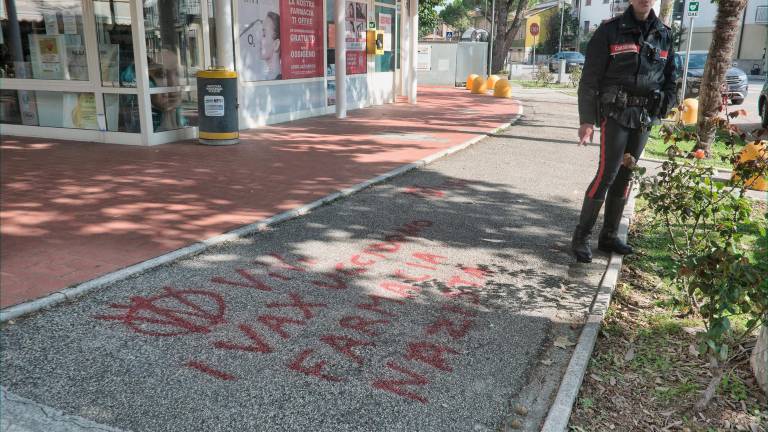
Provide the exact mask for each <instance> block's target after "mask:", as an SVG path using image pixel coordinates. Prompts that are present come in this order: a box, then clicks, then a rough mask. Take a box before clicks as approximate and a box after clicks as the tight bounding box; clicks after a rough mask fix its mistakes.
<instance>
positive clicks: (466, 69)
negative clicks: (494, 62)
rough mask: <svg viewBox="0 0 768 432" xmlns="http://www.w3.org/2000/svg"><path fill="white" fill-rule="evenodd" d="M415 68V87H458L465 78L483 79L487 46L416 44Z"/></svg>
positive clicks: (484, 43)
mask: <svg viewBox="0 0 768 432" xmlns="http://www.w3.org/2000/svg"><path fill="white" fill-rule="evenodd" d="M417 65H418V66H417V68H418V73H417V78H418V82H419V84H427V85H451V86H455V85H462V84H463V83H464V82H465V81H466V79H467V76H468V75H469V74H472V73H474V74H478V75H482V76H485V75H487V71H488V43H487V42H458V43H457V42H437V41H430V42H424V43H419V53H418V63H417Z"/></svg>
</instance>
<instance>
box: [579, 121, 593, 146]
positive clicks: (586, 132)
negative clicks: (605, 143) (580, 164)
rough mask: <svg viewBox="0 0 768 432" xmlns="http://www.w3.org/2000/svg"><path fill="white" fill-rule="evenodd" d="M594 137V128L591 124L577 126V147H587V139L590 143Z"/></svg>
mask: <svg viewBox="0 0 768 432" xmlns="http://www.w3.org/2000/svg"><path fill="white" fill-rule="evenodd" d="M594 135H595V127H594V125H593V124H591V123H582V124H581V126H579V145H583V146H585V145H587V138H589V142H590V143H591V142H592V137H593V136H594Z"/></svg>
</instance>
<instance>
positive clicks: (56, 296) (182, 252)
mask: <svg viewBox="0 0 768 432" xmlns="http://www.w3.org/2000/svg"><path fill="white" fill-rule="evenodd" d="M515 102H516V103H517V104H518V112H517V114H515V115H513V116H512V119H511V120H510V122H509V123H505V124H503V125H501V126H499V127H497V128H496V129H494V130H492V131H489V132H486V133H482V134H480V135H478V136H476V137H474V138H472V139H470V140H468V141H466V142H464V143H462V144H458V145H455V146H453V147H450V148H447V149H445V150H443V151H440V152H438V153H435V154H432V155H429V156H427V157H425V158H423V159H420V160H418V161H416V162H412V163H409V164H406V165H403V166H400V167H398V168H395V169H393V170H391V171H389V172H386V173H384V174H382V175H380V176H377V177H374V178H372V179H370V180H366V181H364V182H362V183H358V184H356V185H354V186H352V187H349V188H346V189H342V190H340V191H337V192H334V193H331V194H329V195H326V196H325V197H323V198H320V199H318V200H316V201H313V202H311V203H309V204H305V205H303V206H301V207H298V208H295V209H293V210H289V211H286V212H283V213H278V214H276V215H274V216H272V217H269V218H267V219H264V220H262V221H259V222H255V223H252V224H248V225H244V226H242V227H240V228H236V229H234V230H232V231H229V232H226V233H224V234H220V235H217V236H214V237H211V238H208V239H205V240H201V241H199V242H196V243H192V244H191V245H189V246H186V247H183V248H181V249H177V250H175V251H172V252H168V253H166V254H163V255H160V256H157V257H155V258H151V259H149V260H146V261H142V262H140V263H138V264H134V265H132V266H129V267H125V268H122V269H120V270H117V271H114V272H111V273H107V274H105V275H103V276H99V277H97V278H95V279H91V280H89V281H86V282H83V283H80V284H78V285H75V286H72V287H69V288H64V289H62V290H60V291H57V292H54V293H51V294H49V295H47V296H45V297H41V298H39V299H35V300H31V301H28V302H24V303H20V304H17V305H14V306H10V307H7V308H5V309H2V310H0V323H4V322H6V321H9V320H12V319H16V318H18V317H20V316H22V315H27V314H30V313H33V312H37V311H39V310H42V309H46V308H49V307H52V306H54V305H57V304H59V303H63V302H66V301H71V300H73V299H75V298H76V297H79V296H81V295H83V294H85V293H87V292H89V291H92V290H94V289H97V288H101V287H103V286H106V285H109V284H111V283H114V282H117V281H120V280H123V279H127V278H129V277H131V276H133V275H136V274H139V273H142V272H145V271H147V270H150V269H153V268H155V267H159V266H161V265H163V264H168V263H171V262H173V261H176V260H178V259H181V258H187V257H190V256H192V255H196V254H199V253H201V252H203V251H205V250H206V249H208V248H210V247H211V246H215V245H220V244H222V243H226V242H229V241H234V240H237V239H240V238H243V237H246V236H249V235H251V234H255V233H257V232H261V231H264V230H266V229H267V228H268V227H270V226H273V225H276V224H279V223H281V222H285V221H287V220H291V219H295V218H297V217H300V216H304V215H306V214H308V213H310V212H311V211H312V210H314V209H316V208H318V207H321V206H324V205H326V204H329V203H332V202H334V201H336V200H339V199H341V198H344V197H347V196H349V195H352V194H355V193H357V192H360V191H361V190H363V189H366V188H369V187H371V186H373V185H375V184H378V183H382V182H384V181H386V180H389V179H391V178H393V177H397V176H399V175H402V174H404V173H406V172H408V171H411V170H414V169H417V168H421V167H423V166H425V165H428V164H431V163H432V162H434V161H436V160H438V159H441V158H444V157H446V156H448V155H450V154H453V153H456V152H458V151H461V150H464V149H466V148H467V147H469V146H471V145H473V144H476V143H477V142H479V141H480V140H482V139H484V138H487V137H488V136H490V135H494V134H496V133H498V132H499V131H501V130H503V129H506V128H508V127H510V126H512V125H513V124H515V123H516V122H517V121H518V120H519V119H520V117H522V116H523V103H522V102H521V101H518V100H515Z"/></svg>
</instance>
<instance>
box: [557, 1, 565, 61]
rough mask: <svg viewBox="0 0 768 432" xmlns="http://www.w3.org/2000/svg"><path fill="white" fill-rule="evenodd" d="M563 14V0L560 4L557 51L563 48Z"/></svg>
mask: <svg viewBox="0 0 768 432" xmlns="http://www.w3.org/2000/svg"><path fill="white" fill-rule="evenodd" d="M564 16H565V0H563V3H562V4H561V5H560V40H559V41H558V42H557V51H558V52H560V51H562V50H563V19H564Z"/></svg>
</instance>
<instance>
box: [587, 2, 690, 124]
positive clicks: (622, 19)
mask: <svg viewBox="0 0 768 432" xmlns="http://www.w3.org/2000/svg"><path fill="white" fill-rule="evenodd" d="M672 45H673V44H672V30H671V29H670V28H669V27H667V26H665V25H664V24H663V23H662V22H661V21H660V20H659V19H658V18H656V14H655V13H654V12H653V10H651V14H650V15H649V16H648V19H646V20H645V21H643V22H639V21H637V20H636V19H635V16H634V12H633V10H632V6H630V7H629V8H627V10H626V12H624V14H622V15H620V16H618V17H615V18H613V19H610V20H608V21H605V22H603V23H602V24H600V27H598V28H597V30H596V31H595V34H594V35H593V36H592V39H591V40H590V41H589V44H588V45H587V55H586V61H585V62H584V71H583V73H582V77H581V82H580V83H579V119H580V122H581V123H591V124H596V123H597V122H598V121H599V120H600V114H598V113H599V111H598V109H600V108H602V109H603V114H602V116H610V117H612V118H614V119H615V120H617V121H618V122H619V123H620V124H622V125H624V126H625V127H630V128H637V127H640V126H642V124H641V114H642V112H643V107H639V106H631V107H627V108H623V109H619V110H616V109H610V108H611V106H610V104H608V106H607V107H606V106H605V97H604V96H605V95H610V94H611V93H612V92H613V93H615V92H616V91H617V90H618V89H623V91H625V92H626V93H627V94H628V95H629V96H640V97H648V96H649V95H650V94H651V93H653V92H654V90H660V91H661V92H662V93H663V95H664V98H663V101H662V110H661V115H665V114H666V112H667V110H668V109H669V108H672V107H674V105H675V104H676V103H677V102H676V99H677V97H676V85H675V79H676V77H675V58H674V52H673V46H672ZM601 97H602V98H603V102H604V104H603V106H602V107H601V106H600V105H601V104H600V99H601Z"/></svg>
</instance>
